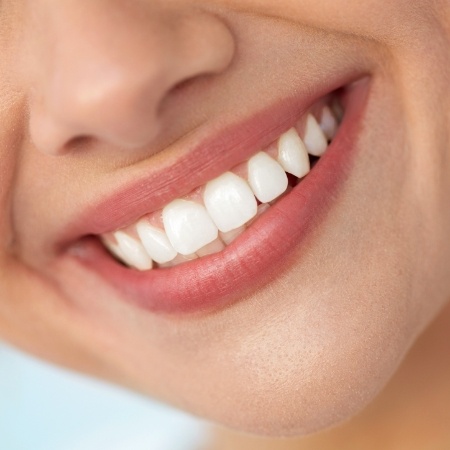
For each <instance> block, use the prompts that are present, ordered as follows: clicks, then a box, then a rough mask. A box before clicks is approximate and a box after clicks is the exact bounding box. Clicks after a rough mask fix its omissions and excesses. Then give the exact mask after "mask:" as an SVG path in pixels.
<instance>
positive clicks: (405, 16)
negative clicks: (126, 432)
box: [0, 0, 450, 450]
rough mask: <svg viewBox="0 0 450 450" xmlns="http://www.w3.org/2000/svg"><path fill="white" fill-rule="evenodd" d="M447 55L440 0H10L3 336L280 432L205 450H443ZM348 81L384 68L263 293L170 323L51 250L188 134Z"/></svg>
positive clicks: (5, 30)
mask: <svg viewBox="0 0 450 450" xmlns="http://www.w3.org/2000/svg"><path fill="white" fill-rule="evenodd" d="M449 48H450V4H449V3H448V2H446V1H426V0H397V1H388V0H383V1H382V0H370V1H368V0H366V1H359V0H358V1H357V0H322V1H316V0H295V1H294V0H277V1H274V0H270V1H268V0H266V1H250V0H239V1H227V0H224V1H219V0H218V1H210V0H208V1H206V0H205V1H195V2H194V1H188V0H184V1H175V0H173V1H172V0H171V1H167V0H164V1H163V0H161V1H152V0H130V1H120V0H28V1H25V0H4V1H3V2H2V3H1V4H0V54H1V55H2V57H1V60H0V64H1V69H2V70H1V73H0V124H1V125H0V142H1V147H0V211H1V215H0V231H1V232H0V336H1V337H2V338H3V339H5V340H7V341H9V342H11V343H12V344H14V345H16V346H18V347H20V348H22V349H24V350H26V351H28V352H30V353H33V354H35V355H37V356H39V357H42V358H45V359H48V360H51V361H53V362H56V363H58V364H61V365H64V366H67V367H70V368H73V369H75V370H79V371H83V372H86V373H89V374H92V375H94V376H97V377H101V378H104V379H107V380H110V381H113V382H115V383H118V384H121V385H124V386H127V387H129V388H131V389H134V390H137V391H140V392H143V393H144V394H146V395H149V396H152V397H156V398H158V399H161V400H163V401H166V402H168V403H171V404H173V405H175V406H178V407H180V408H183V409H185V410H188V411H191V412H192V413H194V414H198V415H200V416H203V417H206V418H208V419H210V420H212V421H214V422H217V423H219V424H221V425H225V426H227V427H231V428H232V429H234V430H238V431H244V432H248V433H254V434H257V435H262V436H265V437H264V438H251V437H247V436H244V435H241V434H233V433H232V432H225V431H222V432H221V434H220V436H218V438H217V442H215V443H211V446H212V447H211V448H216V449H231V448H233V449H236V448H246V449H251V448H253V447H254V448H258V449H277V450H278V449H280V450H281V449H290V448H295V449H303V448H308V449H315V448H320V449H328V448H329V449H336V448H345V449H351V448H355V449H356V448H364V449H371V448H377V449H378V448H387V449H388V448H392V449H403V448H405V449H408V450H414V449H416V448H417V449H421V450H424V449H440V448H447V447H449V446H450V430H449V429H448V426H446V424H448V423H449V421H450V413H449V409H448V407H447V405H448V404H450V376H449V375H450V362H449V356H448V355H449V354H450V353H449V350H450V348H449V345H450V344H449V343H450V307H449V306H448V302H449V300H450V208H448V205H449V200H448V199H449V198H450V147H449V142H450V140H449V130H450V126H449V125H450V108H449V105H450V98H449V97H450V94H449V88H448V86H449V85H450V51H449ZM346 71H353V72H355V73H358V74H361V75H362V74H366V75H368V76H369V77H370V79H371V95H370V100H369V103H368V105H367V110H366V114H365V117H364V120H363V127H362V129H361V132H360V133H359V136H358V142H357V144H356V145H357V146H358V154H357V157H356V159H355V161H354V166H353V168H352V170H351V172H350V174H349V176H348V178H347V180H346V181H345V185H344V186H343V189H342V190H341V191H340V192H339V193H337V194H336V198H335V199H334V204H333V206H332V208H331V210H330V212H329V214H327V216H326V217H325V218H324V219H323V220H322V221H321V222H320V223H319V224H318V226H317V228H316V229H315V230H314V231H313V232H312V233H311V234H310V235H309V236H308V240H307V245H305V246H303V247H302V252H296V253H295V254H294V255H293V256H292V258H293V264H291V265H290V267H289V268H288V269H287V270H285V271H283V272H281V273H279V275H278V277H277V278H276V279H274V280H272V281H271V282H270V283H269V284H267V285H265V286H264V287H263V288H261V289H260V290H258V291H256V292H254V293H252V294H251V295H249V296H246V297H245V298H243V299H242V301H240V302H238V303H236V304H234V305H233V306H232V307H230V308H227V309H225V310H221V311H217V312H215V313H212V314H206V315H200V316H194V317H170V316H161V315H154V314H150V313H148V312H145V311H142V310H140V309H139V308H136V307H133V306H130V305H127V304H126V303H125V302H124V301H123V299H121V298H120V296H119V294H118V293H117V292H115V291H114V290H113V288H112V287H111V286H109V285H108V284H107V283H106V282H105V281H103V280H101V279H99V277H98V276H97V275H96V274H94V273H92V272H90V271H88V270H86V269H85V268H83V267H81V266H80V265H79V264H78V263H77V261H76V259H75V258H73V257H72V256H70V255H68V254H66V253H63V254H61V252H58V251H56V248H57V246H58V243H59V239H60V236H61V235H62V230H63V229H64V228H65V226H67V224H68V223H70V222H71V221H73V220H74V219H75V218H76V217H78V216H79V215H80V213H81V211H83V210H85V209H86V208H87V207H88V206H89V205H90V204H92V203H93V202H95V201H98V199H101V198H103V197H104V196H105V195H106V194H108V193H109V192H110V191H111V190H112V189H116V188H117V186H121V185H125V184H126V183H128V182H130V181H131V180H133V179H134V178H135V177H136V176H142V174H144V173H145V171H146V170H148V168H151V167H155V166H158V165H160V166H161V167H163V166H165V165H166V166H167V170H168V171H170V165H171V164H172V163H173V162H174V161H176V160H177V158H178V157H179V156H180V155H181V154H182V152H183V148H185V143H186V142H192V141H194V142H195V141H196V139H198V136H200V135H205V134H211V133H213V130H216V129H220V128H221V127H224V126H226V125H228V124H231V123H236V122H239V121H241V120H245V119H246V118H248V117H251V116H252V115H254V114H256V113H257V112H258V111H261V110H262V109H264V108H266V107H268V106H270V105H272V104H274V103H276V102H277V101H278V100H280V99H282V98H285V97H287V96H289V95H292V94H293V93H295V92H298V91H301V90H308V89H310V88H312V87H314V86H315V85H316V84H317V83H321V82H326V81H327V80H330V79H333V77H337V76H338V75H339V74H342V73H344V72H346ZM424 330H426V331H425V333H424V334H422V333H423V332H424ZM421 334H422V335H421ZM419 336H421V337H419ZM409 350H410V352H409V353H408V354H407V352H408V351H409ZM405 355H407V356H406V359H405ZM386 385H387V387H386ZM383 388H384V389H383ZM425 412H426V413H425ZM335 426H337V427H335ZM329 427H334V428H331V429H329ZM311 433H319V434H315V435H314V436H311V437H307V438H302V439H301V440H293V441H279V440H278V438H279V437H280V436H300V435H310V434H311ZM261 439H262V440H261ZM252 446H253V447H252Z"/></svg>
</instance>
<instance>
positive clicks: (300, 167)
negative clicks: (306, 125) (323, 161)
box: [278, 128, 310, 178]
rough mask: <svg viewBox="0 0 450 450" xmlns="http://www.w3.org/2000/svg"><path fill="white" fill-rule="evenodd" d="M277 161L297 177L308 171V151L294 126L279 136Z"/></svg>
mask: <svg viewBox="0 0 450 450" xmlns="http://www.w3.org/2000/svg"><path fill="white" fill-rule="evenodd" d="M278 162H279V163H280V164H281V166H282V167H283V169H284V170H285V171H286V172H288V173H291V174H292V175H295V176H296V177H297V178H302V177H304V176H305V175H306V174H307V173H308V172H309V169H310V166H309V157H308V151H307V150H306V147H305V144H304V143H303V141H302V140H301V139H300V136H299V135H298V133H297V130H296V129H295V128H291V129H290V130H288V131H286V133H283V134H282V135H281V136H280V139H279V140H278Z"/></svg>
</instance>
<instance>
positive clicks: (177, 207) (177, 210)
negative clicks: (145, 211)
mask: <svg viewBox="0 0 450 450" xmlns="http://www.w3.org/2000/svg"><path fill="white" fill-rule="evenodd" d="M162 215H163V222H164V228H165V230H166V233H167V237H168V238H169V241H170V243H171V244H172V246H173V248H174V249H175V250H176V251H177V252H178V253H181V254H182V255H190V254H191V253H195V252H196V251H197V250H200V249H201V248H202V247H204V246H205V245H207V244H209V243H210V242H212V241H214V240H215V239H216V238H217V236H218V229H217V227H216V226H215V225H214V222H213V221H212V219H211V217H210V216H209V214H208V212H207V211H206V209H205V207H204V206H203V205H200V204H199V203H195V202H192V201H188V200H180V199H178V200H174V201H173V202H171V203H169V204H168V205H167V206H166V207H165V208H164V209H163V213H162Z"/></svg>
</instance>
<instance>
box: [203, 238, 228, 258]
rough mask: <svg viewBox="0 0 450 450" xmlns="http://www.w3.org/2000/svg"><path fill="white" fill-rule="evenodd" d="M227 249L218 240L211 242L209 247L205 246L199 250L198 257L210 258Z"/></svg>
mask: <svg viewBox="0 0 450 450" xmlns="http://www.w3.org/2000/svg"><path fill="white" fill-rule="evenodd" d="M224 248H225V245H224V244H223V242H222V241H221V240H220V238H217V239H216V240H215V241H212V242H210V243H209V244H208V245H205V246H204V247H202V248H201V249H200V250H197V255H198V256H208V255H212V254H214V253H219V252H221V251H222V250H223V249H224Z"/></svg>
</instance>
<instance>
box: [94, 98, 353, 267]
mask: <svg viewBox="0 0 450 450" xmlns="http://www.w3.org/2000/svg"><path fill="white" fill-rule="evenodd" d="M322 105H323V103H322ZM315 110H317V111H319V109H318V108H316V109H315ZM343 114H344V111H343V109H342V106H341V105H340V103H339V101H338V100H337V99H334V100H333V101H332V102H330V103H329V104H328V105H325V106H323V107H322V109H321V112H320V120H319V122H320V123H319V122H318V120H316V118H315V117H314V115H313V114H311V113H309V114H307V116H306V120H305V128H304V137H303V139H302V138H301V137H300V136H299V134H298V132H297V129H296V128H291V129H289V130H288V131H286V132H285V133H283V134H282V135H281V136H280V137H279V138H278V142H276V143H275V144H276V145H274V144H271V146H269V147H268V148H267V149H266V151H261V152H259V153H257V154H256V155H254V156H253V157H252V158H250V159H249V160H248V161H247V163H246V165H245V163H241V164H239V165H238V166H236V167H234V169H233V172H225V173H224V174H223V175H221V176H219V177H217V178H215V179H214V180H212V181H210V182H208V183H207V184H206V185H205V186H204V187H199V188H197V189H196V190H195V191H193V192H192V193H191V194H190V195H189V197H188V198H189V200H188V199H177V200H174V201H172V202H171V203H169V204H168V205H167V206H166V207H165V208H164V209H163V210H162V211H159V212H158V213H155V215H153V214H152V215H147V216H145V217H144V218H141V219H140V220H139V221H138V222H137V223H136V224H135V225H134V226H132V228H127V229H126V230H118V231H116V232H114V233H105V234H104V235H101V236H100V238H101V240H102V241H103V243H104V245H105V247H106V248H107V249H108V250H109V251H110V252H111V253H112V254H113V255H114V256H115V257H116V258H118V259H119V260H121V261H122V262H124V263H125V264H126V265H128V266H130V267H134V268H136V269H138V270H149V269H152V267H153V262H155V263H157V264H158V266H157V267H160V268H166V267H173V266H176V265H178V264H183V263H185V262H187V261H190V260H193V259H196V258H199V257H202V256H206V255H211V254H213V253H218V252H221V251H222V250H223V249H224V248H225V247H226V246H227V245H230V244H231V243H232V242H233V241H234V240H235V239H236V238H237V237H238V236H240V235H241V234H242V233H243V232H244V231H245V230H246V229H247V228H248V227H250V226H251V225H252V223H253V222H254V221H256V220H258V217H259V216H260V215H261V214H264V213H265V212H266V211H267V210H268V209H269V208H270V207H271V205H272V204H274V203H276V202H277V201H278V200H279V197H280V196H281V195H283V194H284V195H286V194H287V195H288V194H289V192H290V190H292V189H293V187H292V186H290V185H289V183H288V177H287V175H286V173H289V174H291V175H293V176H295V177H297V178H303V177H304V176H306V175H307V174H308V173H309V171H310V157H309V155H313V156H317V157H320V156H322V155H323V154H324V153H325V151H326V150H327V148H328V141H331V140H332V139H333V138H334V136H335V135H336V133H337V131H338V128H339V124H340V122H341V119H342V116H343ZM303 120H304V119H302V122H303ZM275 155H276V156H275ZM274 158H276V159H274ZM237 174H239V175H241V176H239V175H237ZM245 177H247V180H245V179H244V178H245ZM255 197H256V198H255ZM256 199H258V200H259V202H257V200H256ZM203 203H204V205H203ZM258 203H260V204H259V205H258ZM160 217H162V224H160V223H159V220H160ZM154 219H155V220H156V221H155V222H154V221H153V220H154ZM155 225H156V226H155ZM128 231H129V232H128ZM136 234H137V236H136ZM111 236H114V237H113V238H111Z"/></svg>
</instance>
